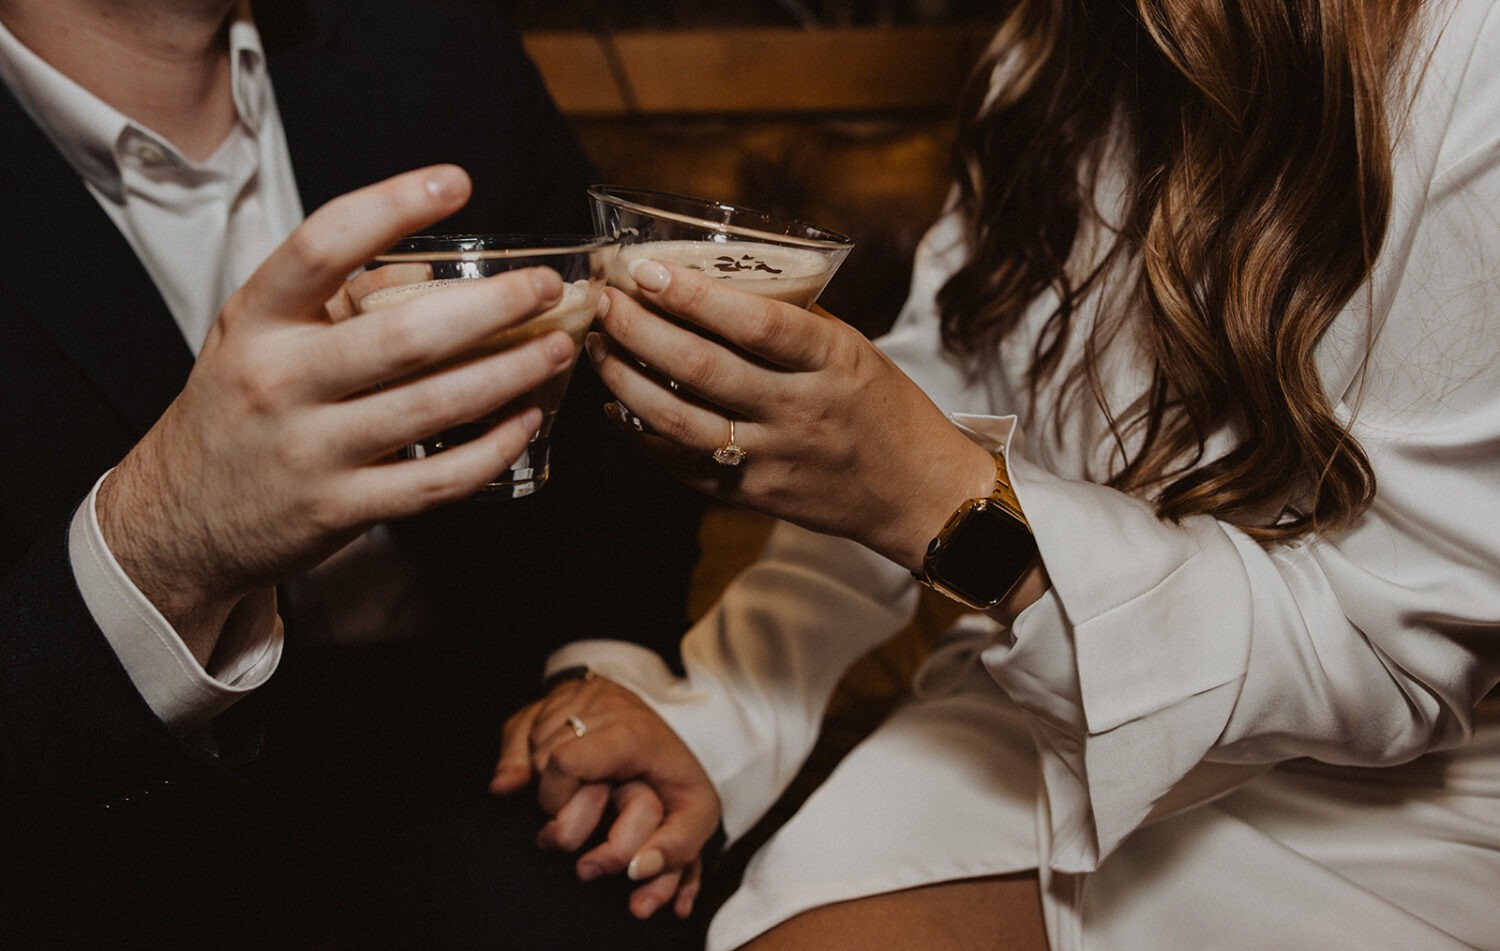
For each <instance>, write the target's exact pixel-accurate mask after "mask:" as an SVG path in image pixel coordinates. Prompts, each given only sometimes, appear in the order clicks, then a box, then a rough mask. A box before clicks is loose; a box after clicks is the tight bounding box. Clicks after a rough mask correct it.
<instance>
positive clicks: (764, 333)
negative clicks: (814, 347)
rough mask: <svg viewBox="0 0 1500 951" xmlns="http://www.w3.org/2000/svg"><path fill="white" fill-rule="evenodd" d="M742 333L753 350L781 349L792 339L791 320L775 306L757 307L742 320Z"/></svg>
mask: <svg viewBox="0 0 1500 951" xmlns="http://www.w3.org/2000/svg"><path fill="white" fill-rule="evenodd" d="M740 333H741V334H742V336H743V340H744V343H745V345H746V346H748V347H749V348H750V349H752V350H771V351H774V352H780V350H781V349H782V348H783V347H784V346H785V345H786V344H787V343H789V342H791V340H790V339H789V338H790V337H791V331H790V321H788V320H787V319H786V318H785V316H784V315H783V314H782V313H781V312H780V311H779V310H777V309H776V308H775V307H772V306H770V305H767V306H765V307H762V308H757V309H756V310H755V311H753V312H752V313H751V314H749V315H748V316H746V317H745V319H744V320H743V321H742V322H741V328H740Z"/></svg>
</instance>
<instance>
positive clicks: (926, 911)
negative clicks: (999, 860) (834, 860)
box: [744, 874, 1047, 951]
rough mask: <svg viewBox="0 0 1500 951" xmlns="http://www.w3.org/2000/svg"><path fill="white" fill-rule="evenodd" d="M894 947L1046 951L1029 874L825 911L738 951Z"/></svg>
mask: <svg viewBox="0 0 1500 951" xmlns="http://www.w3.org/2000/svg"><path fill="white" fill-rule="evenodd" d="M790 948H803V949H811V951H839V949H849V951H854V949H859V951H865V949H868V948H892V949H896V951H900V949H906V948H911V949H921V951H1047V935H1046V932H1045V931H1044V930H1043V928H1042V901H1041V893H1040V891H1039V889H1038V886H1037V879H1036V875H1035V874H1027V875H1005V876H997V877H993V878H972V879H965V880H963V881H957V882H943V883H940V884H937V885H924V886H922V887H921V888H910V889H907V890H905V891H900V892H891V893H889V894H885V895H872V896H870V897H868V898H856V899H853V900H851V901H845V902H839V903H838V904H834V905H824V906H823V907H821V908H814V909H812V910H811V911H806V912H803V913H802V914H800V915H798V916H797V917H795V918H793V919H791V920H790V921H787V922H785V923H783V924H781V925H778V926H777V927H775V928H772V929H771V930H770V931H768V932H766V933H765V934H763V935H761V936H760V937H759V938H756V939H755V940H754V941H752V942H750V943H749V944H748V945H746V946H745V949H744V951H783V949H790Z"/></svg>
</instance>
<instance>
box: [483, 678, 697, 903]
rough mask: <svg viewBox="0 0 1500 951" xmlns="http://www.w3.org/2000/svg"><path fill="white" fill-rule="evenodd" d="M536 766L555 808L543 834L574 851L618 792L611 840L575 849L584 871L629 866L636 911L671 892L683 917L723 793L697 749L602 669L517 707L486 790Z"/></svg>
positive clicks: (504, 788) (592, 873) (522, 780)
mask: <svg viewBox="0 0 1500 951" xmlns="http://www.w3.org/2000/svg"><path fill="white" fill-rule="evenodd" d="M534 776H535V777H538V778H539V784H538V798H539V800H540V802H541V805H542V808H543V809H544V810H546V812H547V813H548V814H549V815H551V816H552V819H551V821H549V822H548V823H547V824H546V825H545V826H543V828H542V830H541V832H540V833H539V835H538V836H537V841H538V843H539V844H541V845H542V846H543V847H544V848H555V849H559V850H563V851H576V850H577V849H578V848H580V847H581V846H582V845H583V843H584V842H585V841H586V840H587V839H588V837H589V836H590V835H592V834H593V832H594V830H595V829H596V828H598V826H599V824H600V822H601V821H602V820H603V818H604V810H605V807H606V806H607V805H608V804H609V803H610V801H611V799H613V802H614V805H615V807H616V817H615V819H614V821H613V823H611V825H610V829H609V837H608V840H607V841H605V842H604V843H602V844H600V845H599V846H597V847H595V848H594V849H592V850H590V851H589V852H587V853H585V854H584V855H583V856H581V857H580V858H579V859H578V864H577V870H578V875H579V877H580V878H582V879H584V880H586V881H587V880H592V879H596V878H600V877H602V876H604V875H613V874H617V873H619V872H621V871H624V872H625V873H626V874H627V875H628V876H629V877H630V878H631V879H632V880H634V881H640V882H644V883H645V884H643V885H642V886H641V887H640V888H637V889H636V890H635V891H634V892H633V893H632V894H631V897H630V910H631V912H632V913H633V914H635V915H636V916H637V917H639V918H648V917H650V916H651V915H652V914H654V913H655V912H656V910H657V909H658V908H660V907H662V906H663V905H665V904H667V903H668V902H671V904H672V909H673V911H674V913H676V914H677V915H678V916H680V917H683V918H686V917H687V916H688V914H690V913H691V912H692V908H693V902H694V901H695V900H696V898H697V896H698V889H699V885H700V878H701V874H702V863H701V859H700V853H701V852H702V850H703V846H704V844H705V843H706V842H707V841H708V839H709V838H710V837H711V836H712V835H713V833H714V830H715V829H717V828H718V825H719V815H720V812H721V809H720V806H719V796H718V793H717V792H716V791H715V790H714V787H713V783H712V782H711V781H710V780H709V778H708V774H707V773H705V772H704V771H703V767H702V766H700V765H699V763H698V760H697V758H696V757H694V756H693V753H692V751H691V750H689V749H688V747H687V746H686V744H684V743H683V742H682V740H681V739H679V738H678V736H677V734H676V733H674V732H673V731H672V728H671V727H669V726H668V725H667V724H666V722H665V721H663V720H662V719H661V717H659V716H657V714H656V712H655V711H653V710H652V709H651V708H650V707H648V706H647V705H646V704H645V703H644V702H642V701H641V699H640V698H639V697H637V696H636V695H635V694H633V693H631V692H630V691H629V690H626V689H625V688H624V687H621V686H619V685H618V684H615V683H613V682H611V681H609V680H607V679H604V678H602V677H594V678H591V679H589V680H587V681H568V682H566V683H563V684H560V685H558V686H557V687H556V688H555V689H554V690H553V691H552V693H551V695H550V696H548V697H547V698H546V699H545V700H542V701H539V702H537V703H534V704H532V705H531V706H529V707H526V708H525V709H523V710H521V711H520V712H519V713H517V714H516V715H515V716H513V717H511V718H510V720H508V721H507V722H506V724H505V739H504V745H503V748H502V750H501V755H500V761H499V763H498V764H497V765H496V767H495V778H494V779H493V780H492V781H491V782H490V790H491V791H492V792H496V793H511V792H515V791H517V790H520V789H523V788H525V787H526V785H527V784H528V783H529V782H530V781H531V780H532V778H533V777H534Z"/></svg>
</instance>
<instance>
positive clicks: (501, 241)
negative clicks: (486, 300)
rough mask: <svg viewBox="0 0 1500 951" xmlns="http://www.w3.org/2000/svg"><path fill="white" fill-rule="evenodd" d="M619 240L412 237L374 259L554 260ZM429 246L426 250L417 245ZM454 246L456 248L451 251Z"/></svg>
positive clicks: (541, 236)
mask: <svg viewBox="0 0 1500 951" xmlns="http://www.w3.org/2000/svg"><path fill="white" fill-rule="evenodd" d="M619 243H620V239H619V238H618V237H612V236H610V235H605V234H522V233H516V234H506V233H501V232H496V233H477V232H476V233H472V234H470V233H464V234H414V235H408V236H406V237H404V238H402V239H401V240H399V241H397V242H396V243H395V244H393V245H391V246H390V247H389V248H386V249H385V250H384V251H381V252H380V253H379V254H377V255H375V257H374V259H373V260H376V261H380V262H382V263H386V264H389V263H393V262H398V261H418V260H420V261H484V260H501V259H505V258H524V257H555V256H557V255H560V254H579V253H584V252H590V251H598V250H600V249H603V248H608V247H610V246H612V245H618V244H619ZM425 244H430V245H432V246H433V247H432V248H431V249H430V250H429V249H426V248H424V247H421V246H418V245H425ZM453 245H458V246H457V247H452V246H453Z"/></svg>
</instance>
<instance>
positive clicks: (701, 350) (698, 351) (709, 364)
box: [674, 347, 719, 390]
mask: <svg viewBox="0 0 1500 951" xmlns="http://www.w3.org/2000/svg"><path fill="white" fill-rule="evenodd" d="M674 375H675V376H676V377H677V378H678V380H680V381H681V382H682V383H685V384H687V385H688V387H689V388H691V389H697V390H712V389H713V384H714V382H715V381H716V380H717V379H718V376H719V364H718V360H717V359H716V358H715V354H714V353H712V352H711V351H709V349H708V348H706V347H695V348H694V349H693V350H691V351H690V352H688V353H687V354H685V355H684V357H683V364H682V369H681V370H680V371H678V372H676V373H675V374H674Z"/></svg>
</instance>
